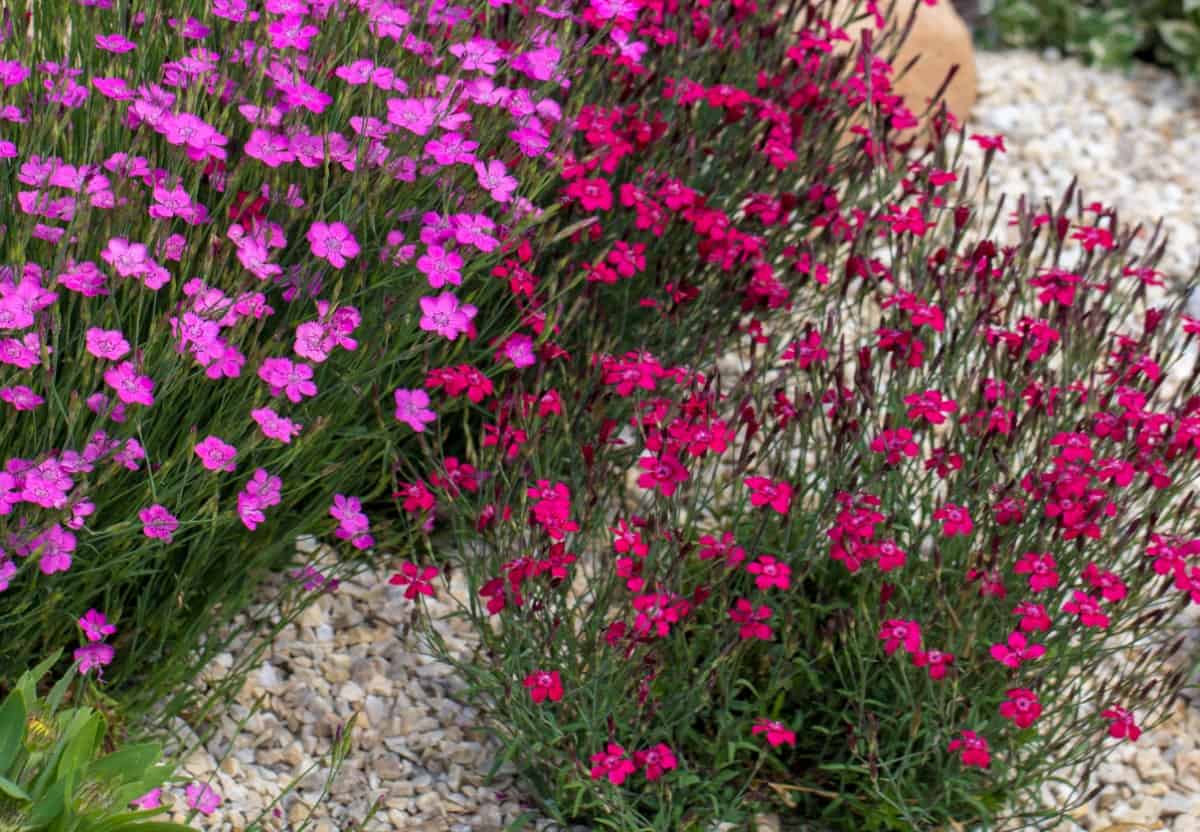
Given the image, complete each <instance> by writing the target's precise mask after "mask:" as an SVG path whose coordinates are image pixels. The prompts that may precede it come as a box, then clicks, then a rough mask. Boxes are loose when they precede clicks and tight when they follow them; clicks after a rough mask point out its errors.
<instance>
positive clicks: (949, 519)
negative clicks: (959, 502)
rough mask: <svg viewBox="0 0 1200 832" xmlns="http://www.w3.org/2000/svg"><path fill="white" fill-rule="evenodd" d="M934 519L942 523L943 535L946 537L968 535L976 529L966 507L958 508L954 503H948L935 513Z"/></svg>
mask: <svg viewBox="0 0 1200 832" xmlns="http://www.w3.org/2000/svg"><path fill="white" fill-rule="evenodd" d="M933 519H934V520H941V521H942V534H944V535H945V536H946V537H954V536H955V535H968V534H970V533H971V532H972V531H973V530H974V528H975V524H974V523H972V522H971V515H970V514H969V513H968V512H967V509H966V507H965V506H956V505H954V504H953V503H946V505H944V506H942V507H941V508H939V509H938V510H937V511H935V512H934V513H933Z"/></svg>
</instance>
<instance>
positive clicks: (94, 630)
mask: <svg viewBox="0 0 1200 832" xmlns="http://www.w3.org/2000/svg"><path fill="white" fill-rule="evenodd" d="M79 628H80V629H81V630H83V634H84V635H85V636H87V640H88V641H102V640H103V639H104V637H105V636H111V635H112V634H113V633H115V632H116V631H117V628H116V627H114V626H113V625H111V624H109V623H108V619H107V618H105V617H104V613H102V612H100V611H99V610H96V609H90V610H88V611H87V612H85V613H84V614H83V617H82V618H80V619H79Z"/></svg>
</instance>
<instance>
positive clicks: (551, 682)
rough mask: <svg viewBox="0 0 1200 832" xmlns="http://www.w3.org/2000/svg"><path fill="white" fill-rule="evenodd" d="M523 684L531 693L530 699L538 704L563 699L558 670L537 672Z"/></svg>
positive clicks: (530, 675)
mask: <svg viewBox="0 0 1200 832" xmlns="http://www.w3.org/2000/svg"><path fill="white" fill-rule="evenodd" d="M522 684H524V685H525V688H526V689H527V690H528V691H529V696H530V698H531V699H533V701H534V702H536V703H538V704H541V703H542V702H544V701H545V700H547V699H549V700H550V701H551V702H558V701H559V700H560V699H562V698H563V686H562V679H561V677H559V675H558V671H557V670H550V671H545V670H535V671H533V672H532V673H530V674H529V675H528V676H526V677H525V681H524V682H523V683H522Z"/></svg>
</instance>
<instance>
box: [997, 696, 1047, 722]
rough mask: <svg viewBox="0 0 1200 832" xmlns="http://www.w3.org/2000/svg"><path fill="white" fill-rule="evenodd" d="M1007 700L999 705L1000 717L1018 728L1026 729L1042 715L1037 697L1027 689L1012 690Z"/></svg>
mask: <svg viewBox="0 0 1200 832" xmlns="http://www.w3.org/2000/svg"><path fill="white" fill-rule="evenodd" d="M1005 695H1006V696H1008V699H1006V700H1005V701H1004V702H1001V703H1000V716H1002V717H1004V718H1005V719H1011V720H1012V722H1013V724H1014V725H1016V726H1017V727H1018V728H1028V727H1029V726H1030V725H1032V724H1033V723H1034V721H1035V720H1036V719H1037V718H1038V717H1039V716H1041V714H1042V705H1041V703H1040V702H1038V698H1037V695H1036V694H1034V692H1033V691H1031V690H1029V689H1028V688H1012V689H1011V690H1009V691H1008V692H1007V693H1006V694H1005Z"/></svg>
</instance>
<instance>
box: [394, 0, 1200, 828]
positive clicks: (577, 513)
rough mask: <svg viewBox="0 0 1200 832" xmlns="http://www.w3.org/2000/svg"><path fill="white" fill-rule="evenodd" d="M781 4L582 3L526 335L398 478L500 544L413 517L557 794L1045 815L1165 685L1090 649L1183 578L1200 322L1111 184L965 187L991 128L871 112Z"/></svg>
mask: <svg viewBox="0 0 1200 832" xmlns="http://www.w3.org/2000/svg"><path fill="white" fill-rule="evenodd" d="M870 5H871V4H868V6H870ZM813 11H814V10H811V9H809V10H806V12H805V13H806V14H810V13H812V12H813ZM784 17H786V16H781V15H779V14H772V13H771V12H770V11H769V10H766V9H762V8H759V7H758V6H757V5H756V4H755V3H753V2H745V1H744V0H743V2H733V3H730V4H719V5H716V4H714V5H712V6H709V5H708V4H699V5H688V6H686V7H685V6H682V5H676V4H674V3H671V2H649V1H647V2H641V0H630V2H627V3H613V2H608V0H593V2H592V3H591V5H590V6H589V8H588V10H587V12H585V14H584V16H583V20H584V21H585V24H584V25H585V28H592V29H595V28H603V27H613V31H614V32H617V31H619V32H622V33H623V34H622V35H621V36H620V37H619V38H616V45H613V46H610V47H603V48H600V49H598V51H597V53H596V54H597V57H600V58H603V59H607V60H610V61H611V68H610V71H609V72H608V74H607V78H606V81H605V86H604V88H603V89H599V88H598V89H593V90H589V91H588V95H589V96H592V97H591V98H589V100H588V103H587V104H586V105H585V106H584V107H583V108H582V109H581V110H580V111H579V112H578V113H577V114H576V115H575V116H574V117H573V119H574V121H573V126H574V131H575V132H574V147H573V150H572V151H571V152H570V153H569V154H567V155H565V157H564V167H563V170H562V183H561V189H562V197H561V212H560V213H559V215H558V216H556V217H555V218H554V219H553V220H552V221H550V222H549V223H548V228H543V229H542V231H541V232H540V233H539V234H538V235H535V236H534V237H533V238H531V242H530V246H529V247H528V248H526V249H524V250H515V251H511V252H510V254H509V256H508V257H507V259H506V260H505V261H504V264H503V265H502V266H500V267H498V268H497V270H496V276H497V278H498V279H501V280H506V281H509V282H510V283H511V285H512V291H513V293H514V297H515V298H516V299H517V301H518V302H519V303H522V304H528V305H529V307H530V308H531V310H532V309H536V310H537V313H536V314H537V316H538V317H537V318H536V327H535V329H534V331H535V333H536V339H537V341H538V343H539V344H541V345H542V346H541V347H540V350H541V352H540V356H541V358H542V361H541V363H539V364H538V366H537V367H536V368H527V369H519V368H514V370H513V371H512V372H506V373H503V374H500V375H498V376H496V377H494V379H493V380H494V389H489V390H488V391H487V392H486V393H484V394H482V395H481V397H480V398H479V399H478V400H477V404H478V405H479V406H480V407H481V408H484V409H486V413H487V414H488V416H487V419H488V424H487V425H486V426H485V428H484V430H483V431H482V432H481V436H480V441H478V442H475V443H472V445H473V447H475V448H476V449H477V451H476V452H475V453H473V454H471V455H469V457H468V458H469V460H470V463H471V464H472V465H473V466H474V467H475V470H476V473H475V474H474V475H473V479H472V484H473V485H474V486H475V487H473V488H471V489H469V490H467V489H463V488H459V487H456V486H455V485H453V484H451V483H448V482H447V478H446V475H445V473H444V468H445V466H446V464H448V463H449V462H451V461H453V462H454V463H455V465H461V464H462V463H460V462H459V460H457V459H455V460H445V461H443V460H442V459H440V456H439V454H438V453H437V452H436V451H435V452H433V453H432V454H431V455H430V457H429V458H427V459H424V460H415V461H412V460H410V461H408V462H407V463H406V466H405V468H406V476H407V481H406V482H405V483H404V487H405V488H406V489H408V490H407V491H406V492H405V493H406V494H407V495H408V501H407V502H406V503H405V507H404V508H405V510H407V511H408V512H409V513H410V514H411V515H412V517H413V520H414V522H415V523H423V524H425V526H426V528H429V529H432V530H433V534H434V538H433V539H434V541H435V543H436V542H437V541H438V540H439V538H438V537H437V529H438V528H441V527H445V528H447V529H454V530H455V532H454V534H455V535H459V536H462V535H467V534H469V535H471V536H482V537H483V539H484V540H485V541H486V543H487V546H486V547H485V548H484V550H483V551H484V552H485V554H483V555H482V556H481V555H480V550H479V549H478V548H475V547H472V548H471V549H470V550H469V554H468V550H467V549H463V550H462V554H461V555H459V554H455V553H454V552H455V550H454V547H453V546H452V545H450V544H449V541H446V542H445V543H442V544H441V545H440V547H435V548H438V549H439V550H441V551H443V555H442V556H441V557H442V560H443V561H444V565H445V566H447V567H448V570H451V571H453V570H458V571H461V572H463V573H464V574H465V576H466V577H467V579H468V584H469V586H470V588H471V596H470V598H469V599H463V600H462V605H463V609H464V611H465V612H466V613H467V614H468V615H470V617H471V618H472V620H473V621H474V622H475V623H476V624H477V626H478V629H479V632H480V634H481V638H482V639H483V642H484V648H485V651H486V655H487V656H488V657H489V659H488V661H487V662H459V665H460V668H461V670H462V672H463V673H465V674H466V675H467V676H468V678H469V679H470V680H471V682H472V683H473V684H474V685H476V686H477V689H478V690H480V691H482V692H485V693H486V694H487V701H488V702H489V703H490V704H491V708H492V710H491V713H492V714H493V716H494V718H495V721H496V724H497V726H498V728H499V730H500V732H501V735H502V736H504V737H506V738H507V741H508V742H509V743H511V745H512V748H513V750H514V751H519V755H518V756H519V757H520V759H522V760H524V761H525V764H526V765H527V766H528V770H530V771H534V772H536V773H535V774H534V775H533V776H532V777H531V778H530V780H529V782H530V783H531V784H534V785H535V786H536V787H537V788H538V789H539V790H540V794H541V796H542V797H543V798H545V799H546V800H547V802H546V804H545V805H546V806H548V807H551V808H550V810H551V811H555V812H557V813H559V814H560V816H561V819H563V820H567V819H580V818H584V817H591V818H603V819H604V820H605V821H606V822H607V823H608V824H611V825H612V826H613V828H623V829H624V828H656V829H683V828H703V827H704V824H706V823H708V822H710V821H712V820H714V819H718V818H719V819H733V820H736V819H738V818H744V817H745V816H746V814H747V813H749V812H752V811H755V810H761V809H763V808H764V807H767V806H773V807H774V808H775V809H776V810H778V811H783V812H785V813H792V814H794V815H795V816H797V817H802V818H806V819H815V818H820V819H822V821H823V822H824V823H825V824H827V825H828V827H830V828H835V829H864V828H873V829H897V830H901V829H905V830H907V829H934V828H939V827H946V826H947V825H948V824H949V823H950V822H951V821H954V822H955V823H960V824H967V825H970V823H975V822H990V823H993V824H995V825H994V827H993V828H1031V827H1032V826H1036V825H1038V824H1041V823H1049V822H1050V821H1051V820H1052V819H1053V818H1055V817H1057V816H1059V815H1058V813H1059V812H1061V811H1065V810H1067V809H1069V808H1071V806H1073V805H1076V804H1078V803H1079V802H1081V801H1082V800H1083V799H1084V798H1085V795H1083V794H1082V793H1077V794H1076V795H1074V799H1073V801H1072V802H1071V803H1070V804H1069V805H1067V806H1054V807H1048V806H1042V805H1040V804H1039V803H1038V800H1037V791H1038V786H1039V785H1040V784H1041V783H1042V782H1043V781H1044V780H1045V778H1046V777H1048V776H1050V775H1051V774H1052V773H1054V772H1056V771H1058V770H1060V769H1061V768H1062V767H1063V766H1066V765H1072V764H1082V766H1083V769H1084V771H1085V773H1086V770H1087V769H1088V768H1089V767H1091V766H1094V765H1095V764H1097V763H1098V762H1099V760H1100V759H1101V758H1102V757H1103V755H1104V753H1105V752H1106V750H1107V749H1108V748H1110V747H1111V745H1112V743H1113V742H1115V741H1116V740H1127V741H1128V740H1132V739H1135V738H1136V736H1137V734H1138V732H1139V730H1140V728H1141V727H1143V726H1145V725H1146V724H1148V723H1152V722H1153V721H1154V720H1155V719H1156V718H1157V716H1158V715H1159V714H1160V713H1161V708H1162V706H1163V704H1164V703H1165V702H1167V701H1169V700H1170V698H1171V697H1172V696H1173V695H1174V693H1175V691H1176V690H1177V689H1178V687H1179V685H1180V682H1181V674H1179V673H1172V672H1171V666H1170V664H1169V661H1168V660H1169V658H1170V655H1171V654H1172V652H1173V651H1174V650H1177V649H1178V645H1177V643H1175V644H1167V643H1159V642H1155V643H1146V644H1148V646H1146V647H1145V651H1146V652H1145V657H1144V658H1143V660H1142V662H1141V663H1140V664H1138V665H1136V666H1135V667H1131V666H1126V665H1116V664H1113V663H1111V662H1110V661H1109V660H1108V659H1106V656H1107V655H1108V654H1109V652H1110V648H1111V646H1112V645H1114V644H1125V645H1128V644H1142V643H1144V642H1143V639H1145V638H1146V637H1147V636H1148V635H1149V634H1151V633H1152V632H1154V631H1156V630H1161V629H1162V628H1164V627H1165V625H1167V624H1168V623H1169V621H1170V620H1171V617H1172V615H1173V612H1174V611H1177V610H1178V609H1180V608H1181V607H1182V606H1184V605H1186V604H1188V603H1191V602H1195V601H1197V600H1200V570H1198V569H1197V560H1196V559H1197V556H1198V555H1200V537H1196V536H1195V532H1194V529H1195V522H1194V519H1193V518H1194V513H1193V509H1192V499H1191V497H1190V496H1189V494H1188V492H1187V489H1188V484H1189V483H1190V482H1191V481H1192V478H1193V477H1194V476H1195V473H1196V468H1197V460H1198V459H1200V395H1198V394H1200V389H1197V387H1198V385H1197V374H1196V373H1194V372H1192V371H1191V361H1192V359H1191V358H1190V357H1189V353H1188V350H1190V349H1193V348H1194V343H1193V342H1194V339H1195V336H1196V333H1197V331H1198V330H1200V323H1198V322H1196V321H1192V320H1190V319H1188V318H1187V317H1186V316H1183V315H1182V312H1181V309H1182V302H1181V301H1182V298H1180V297H1175V296H1172V295H1170V294H1168V293H1166V292H1164V291H1160V288H1161V287H1160V285H1158V284H1161V282H1162V281H1161V280H1160V279H1159V278H1160V275H1158V273H1157V272H1155V271H1154V265H1155V262H1156V261H1155V259H1154V257H1152V256H1150V255H1148V254H1143V253H1139V251H1135V250H1134V249H1133V243H1132V240H1133V235H1132V234H1131V233H1130V230H1128V229H1123V228H1120V227H1118V226H1116V225H1115V224H1114V220H1113V213H1112V212H1111V211H1108V210H1107V209H1103V208H1102V206H1098V205H1095V204H1093V205H1091V206H1088V207H1084V206H1083V203H1082V200H1079V201H1078V202H1073V199H1074V195H1073V194H1072V193H1068V194H1067V198H1066V199H1064V200H1063V202H1062V205H1061V206H1059V207H1057V208H1056V207H1054V206H1051V205H1047V206H1045V207H1044V208H1037V207H1034V206H1030V205H1027V204H1024V203H1021V204H1020V205H1018V206H1017V207H1016V209H1015V210H1010V211H1003V210H1000V207H999V206H996V205H985V204H980V203H979V202H978V201H977V197H978V195H977V194H976V193H975V192H974V191H973V190H971V189H969V188H968V179H969V178H970V177H969V176H968V172H967V171H965V170H963V169H960V168H957V167H955V164H954V163H953V161H952V157H953V156H954V155H955V154H954V148H955V147H956V146H957V144H958V143H959V142H961V141H969V140H972V139H973V140H975V141H976V142H977V143H979V144H981V145H982V146H984V147H985V148H986V149H987V150H988V155H987V163H988V164H991V163H992V162H993V160H994V157H995V155H996V154H997V153H998V152H1003V143H1002V140H1001V139H1000V137H991V136H973V137H970V138H967V137H965V136H964V135H962V134H961V133H955V132H954V130H953V124H952V122H951V119H949V118H948V117H947V116H945V114H944V113H943V112H937V111H936V110H934V111H932V112H931V113H930V114H929V115H928V117H929V118H930V119H931V124H932V136H933V138H932V140H930V142H929V144H928V145H924V146H911V145H910V146H907V147H898V146H896V145H895V144H894V143H892V142H891V136H892V130H893V128H896V127H900V126H905V125H908V124H910V123H911V119H912V118H913V114H911V113H909V112H908V110H906V109H905V107H904V105H903V104H902V103H901V102H900V100H899V99H898V98H897V97H895V96H894V95H892V94H891V93H890V91H889V90H890V87H889V78H890V75H891V69H890V67H889V66H888V64H887V63H886V61H884V60H883V59H882V58H880V57H879V54H880V52H882V51H884V50H882V49H881V48H880V46H879V45H880V43H887V42H888V41H887V35H886V33H876V34H877V35H878V37H877V38H875V39H871V38H868V39H866V40H864V42H862V43H860V44H858V45H857V49H856V51H855V52H854V54H853V55H852V56H851V57H850V58H849V59H848V60H839V59H835V58H833V57H832V56H831V55H830V52H831V44H833V43H834V42H836V41H838V40H839V39H842V35H841V31H840V29H839V28H838V27H837V26H836V25H833V24H830V23H826V22H825V21H823V20H821V19H820V18H819V16H812V17H811V19H809V25H808V27H807V29H806V30H805V31H804V32H803V33H802V34H801V35H798V36H797V37H795V38H791V37H789V36H788V31H789V29H788V28H787V27H786V26H784V25H782V24H781V23H780V21H781V20H783V19H784ZM787 19H794V16H793V17H788V18H787ZM806 19H808V18H806ZM635 39H636V40H637V41H638V42H639V43H640V44H641V46H642V47H644V49H643V48H639V49H637V50H633V49H632V47H630V43H631V42H633V41H634V40H635ZM597 99H599V100H597ZM602 102H603V103H602ZM852 113H857V114H858V116H857V117H858V118H862V117H863V116H864V114H865V116H866V123H867V124H869V127H868V128H867V129H864V130H860V131H858V132H857V133H856V134H855V135H856V136H857V139H856V141H855V142H853V143H852V144H849V145H845V146H839V135H840V132H839V131H840V130H841V129H842V128H843V127H844V126H845V125H846V123H847V120H848V119H849V118H850V115H851V114H852ZM927 135H928V134H927ZM1000 220H1007V226H1008V228H1007V229H1005V228H1003V227H1000V228H998V227H997V226H998V224H999V221H1000ZM554 229H559V230H557V231H555V230H554ZM564 243H565V244H567V245H566V247H565V248H564ZM1156 245H1157V240H1152V241H1151V244H1150V246H1149V248H1147V249H1146V251H1150V252H1152V251H1154V249H1155V247H1156ZM643 270H644V272H645V273H646V274H645V275H644V276H645V277H646V278H648V279H646V280H638V281H637V282H635V277H634V276H635V275H642V272H643ZM521 275H525V277H520V276H521ZM573 280H579V281H583V283H584V290H583V293H582V294H581V295H578V296H576V297H575V299H574V300H573V301H572V302H570V303H568V302H565V301H563V300H562V297H563V295H562V292H563V291H564V287H565V286H566V285H568V284H570V283H571V281H573ZM630 326H638V327H640V330H639V331H641V332H643V333H645V334H644V335H641V336H639V337H640V338H641V339H642V340H641V341H638V342H636V343H633V344H631V343H630V342H629V341H628V340H627V337H626V336H627V333H628V331H629V330H627V329H625V328H626V327H630ZM566 332H572V333H574V334H575V335H576V336H577V338H578V340H577V341H576V344H577V346H576V348H575V349H574V350H572V351H570V352H569V353H566V352H563V351H562V350H559V349H557V348H556V347H555V345H554V342H553V341H552V340H551V339H559V338H560V335H559V334H560V333H566ZM581 332H582V333H583V334H581ZM448 371H449V370H445V371H443V370H434V374H437V373H443V372H448ZM434 374H431V378H434V377H435V375H434ZM439 377H440V376H439ZM439 384H440V382H439ZM431 387H432V385H431ZM447 392H448V391H447ZM436 398H437V397H435V400H436ZM547 401H552V402H553V408H552V409H549V408H545V407H543V403H545V402H547ZM430 447H436V445H431V446H430ZM418 497H419V498H420V499H418ZM447 547H449V549H450V551H448V552H447V551H446V549H447ZM551 674H553V675H551ZM551 679H553V684H551V682H550V680H551ZM560 688H561V689H560ZM530 691H533V693H532V695H531V693H530ZM545 691H552V693H544V692H545ZM638 749H641V751H639V750H638ZM646 749H651V750H652V751H653V759H654V761H655V762H653V763H650V762H648V760H650V759H651V757H650V756H647V755H648V754H650V752H647V751H646ZM666 761H669V762H670V764H669V765H668V764H667V762H666ZM567 807H571V808H569V809H568V808H567Z"/></svg>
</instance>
